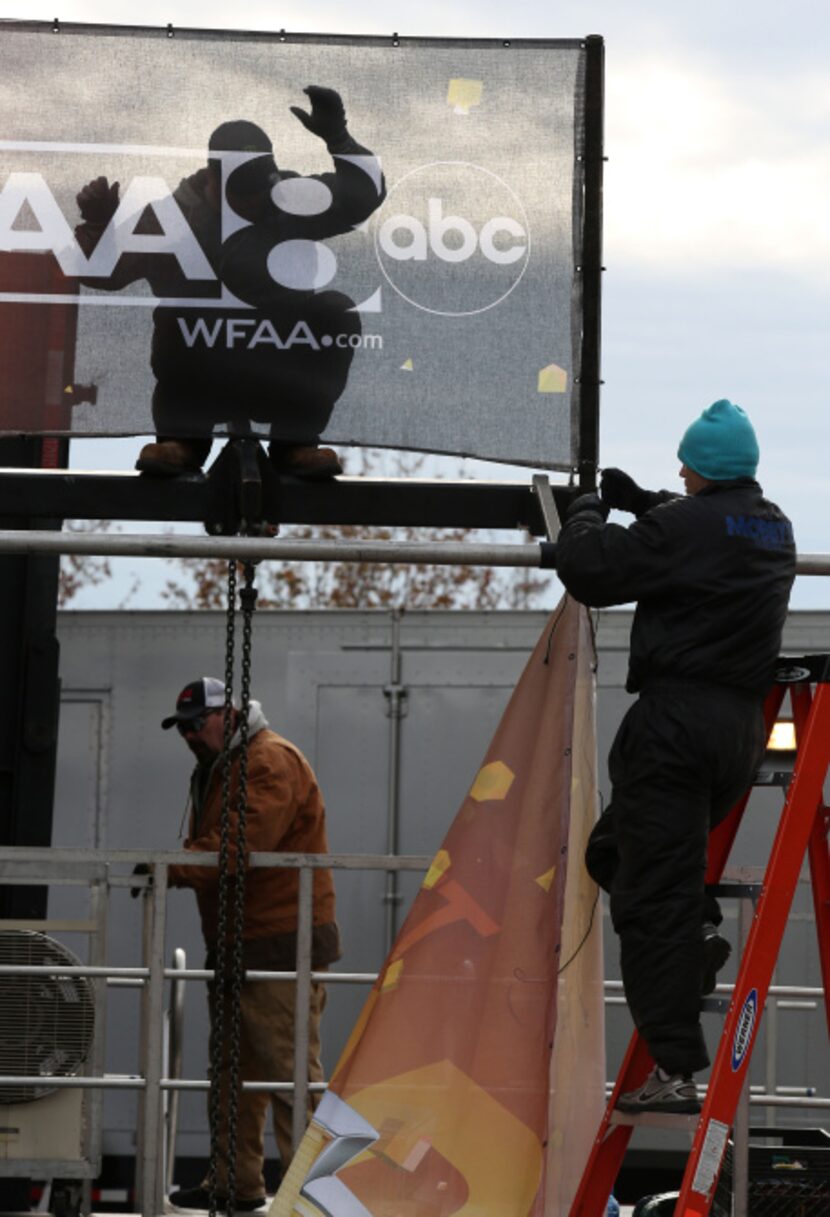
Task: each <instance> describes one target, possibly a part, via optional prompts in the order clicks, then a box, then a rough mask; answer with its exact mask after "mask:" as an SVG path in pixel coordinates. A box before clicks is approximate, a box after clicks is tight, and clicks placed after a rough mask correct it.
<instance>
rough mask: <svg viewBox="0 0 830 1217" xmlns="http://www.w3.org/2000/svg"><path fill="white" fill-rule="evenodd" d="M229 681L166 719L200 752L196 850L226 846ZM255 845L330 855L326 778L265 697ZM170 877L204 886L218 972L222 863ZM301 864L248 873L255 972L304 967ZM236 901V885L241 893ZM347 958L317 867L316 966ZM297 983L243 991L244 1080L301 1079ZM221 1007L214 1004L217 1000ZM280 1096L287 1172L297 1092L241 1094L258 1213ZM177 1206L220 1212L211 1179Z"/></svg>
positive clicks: (198, 684)
mask: <svg viewBox="0 0 830 1217" xmlns="http://www.w3.org/2000/svg"><path fill="white" fill-rule="evenodd" d="M224 704H225V686H224V684H223V683H222V681H221V680H217V679H216V678H215V677H211V676H203V677H202V678H201V679H200V680H194V681H192V682H191V683H190V684H188V685H186V686H185V688H184V689H183V690H182V692H181V693H180V694H179V697H178V700H177V701H176V710H175V713H174V714H171V715H170V716H169V717H168V718H165V719H164V721H163V722H162V727H164V728H165V730H166V729H168V728H170V727H173V726H175V727H176V728H177V729H178V731H179V733H180V734H181V735H182V737H183V738H184V741H185V743H186V744H187V746H188V748H189V749H190V751H191V752H192V753H193V754H194V756H195V757H196V761H197V765H196V768H195V769H194V771H193V775H192V777H191V782H190V823H189V828H188V835H187V839H186V841H185V843H184V845H185V849H189V850H194V851H204V852H214V853H218V851H219V833H220V814H221V806H222V768H223V766H222V752H223V746H224V714H223V709H224ZM233 715H234V721H233V731H234V734H233V738H232V740H231V754H232V766H231V799H230V805H231V809H232V810H231V820H230V869H231V873H233V871H234V869H235V864H236V858H235V842H236V814H235V808H236V803H237V789H238V783H239V743H240V734H239V715H240V712H239V711H238V710H234V711H233ZM248 734H249V749H248V782H247V832H246V840H247V847H248V849H249V850H251V851H275V852H277V851H278V852H283V853H323V854H324V853H328V841H327V838H326V823H325V807H324V805H323V799H322V796H321V794H320V790H319V787H318V785H317V779H316V778H315V776H314V773H313V771H312V769H311V766H310V765H309V763H308V761H307V760H306V759H305V757H304V756H303V754H302V753H301V752H300V750H299V749H298V748H296V747H295V746H294V745H293V744H291V743H289V741H288V740H286V739H283V738H282V736H280V735H277V734H276V733H275V732H274V731H271V730H269V728H268V723H267V721H266V719H265V717H264V715H263V713H262V708H261V706H260V704H259V702H256V701H252V702H251V703H250V706H249V714H248ZM169 883H170V884H171V885H172V886H174V887H192V888H193V889H194V891H195V893H196V899H197V901H198V905H199V912H200V914H201V918H202V931H203V933H204V936H205V943H206V945H207V961H206V965H205V966H206V967H208V968H212V967H213V966H214V961H215V956H216V940H217V933H218V926H217V913H218V898H219V872H218V870H217V869H216V867H212V866H205V867H201V866H198V867H197V866H171V867H170V871H169ZM298 892H299V871H298V870H296V869H278V868H271V867H257V868H254V869H251V870H248V871H246V874H245V900H244V917H243V927H242V938H243V944H242V960H243V965H244V967H245V968H251V969H256V970H261V971H275V972H277V971H292V970H293V969H294V968H295V966H296V952H297V911H298V910H297V903H298ZM229 906H230V907H232V906H233V890H232V887H231V890H230V893H229ZM339 958H340V939H339V932H338V928H337V923H336V921H335V914H334V884H333V881H332V876H331V871H330V870H327V869H322V868H320V869H315V871H314V885H313V931H312V959H311V963H312V967H313V968H314V969H315V970H318V971H319V970H320V969H324V968H326V967H327V966H328V965H329V964H331V963H334V961H335V960H337V959H339ZM294 1000H295V986H294V982H293V981H281V980H272V981H249V982H244V983H243V985H242V992H241V998H240V1025H241V1040H240V1074H241V1078H242V1080H243V1081H265V1082H267V1081H275V1082H276V1081H280V1082H285V1081H290V1080H291V1079H292V1078H293V1075H294ZM325 1001H326V993H325V987H324V986H323V985H322V984H320V983H319V982H317V981H314V982H312V986H311V1009H310V1025H309V1051H308V1076H309V1081H311V1082H319V1081H322V1080H323V1069H322V1065H321V1063H320V1019H321V1016H322V1013H323V1007H324V1006H325ZM208 1004H209V1006H210V1005H211V1004H212V1003H211V1002H209V1003H208ZM225 1009H226V1016H225V1021H224V1027H225V1032H224V1034H225V1042H224V1043H223V1046H222V1047H223V1071H225V1072H226V1071H227V1069H228V1067H229V1049H230V1045H229V1043H228V1042H227V1035H228V1026H229V1011H228V1010H227V1005H226V1007H225ZM269 1102H270V1105H271V1108H272V1111H273V1118H274V1129H275V1133H276V1138H277V1145H278V1147H279V1151H280V1158H281V1161H282V1168H283V1171H285V1169H286V1168H287V1166H288V1163H289V1161H290V1159H291V1155H292V1136H291V1132H292V1127H291V1126H292V1110H291V1099H290V1097H288V1096H286V1095H285V1094H283V1093H276V1092H275V1093H271V1094H268V1093H266V1092H256V1091H243V1092H242V1094H241V1095H240V1097H239V1105H238V1122H237V1161H236V1202H235V1207H236V1210H237V1211H239V1212H251V1211H254V1210H256V1209H258V1208H261V1207H262V1206H264V1204H265V1180H264V1177H263V1172H262V1165H263V1157H264V1145H263V1138H264V1133H265V1122H266V1117H267V1114H268V1107H269ZM221 1107H222V1112H221V1115H220V1120H222V1124H221V1126H220V1129H219V1161H218V1165H217V1191H218V1197H217V1200H218V1204H219V1207H220V1208H224V1207H225V1200H226V1192H227V1149H226V1146H227V1130H226V1128H225V1126H224V1120H223V1117H224V1110H225V1102H224V1101H223V1103H222V1104H221ZM170 1204H171V1206H172V1207H173V1208H174V1210H175V1211H178V1212H202V1211H204V1210H206V1209H208V1207H209V1193H208V1183H207V1180H205V1182H203V1183H202V1185H201V1186H200V1187H198V1188H189V1189H186V1190H184V1189H183V1190H181V1191H178V1192H174V1193H173V1194H172V1195H171V1196H170Z"/></svg>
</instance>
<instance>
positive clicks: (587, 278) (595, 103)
mask: <svg viewBox="0 0 830 1217" xmlns="http://www.w3.org/2000/svg"><path fill="white" fill-rule="evenodd" d="M604 75H605V44H604V42H603V40H602V38H600V37H599V35H597V34H591V35H590V36H589V37H588V38H586V39H585V95H584V101H585V110H584V128H583V130H584V143H583V148H582V169H583V173H582V185H583V197H582V250H581V256H580V265H578V266H577V267H576V268H575V270H576V274H577V276H581V287H582V350H581V354H580V365H579V485H580V488H581V489H582V490H593V489H594V487H595V486H596V484H597V465H598V463H599V396H600V385H601V383H602V382H601V380H600V335H601V312H602V169H603V107H604V87H605V86H604Z"/></svg>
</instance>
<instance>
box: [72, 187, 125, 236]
mask: <svg viewBox="0 0 830 1217" xmlns="http://www.w3.org/2000/svg"><path fill="white" fill-rule="evenodd" d="M75 198H76V201H77V204H78V209H79V210H80V213H81V219H83V220H84V221H85V222H86V223H87V224H95V225H96V226H97V225H100V226H101V228H106V226H107V224H109V222H110V220H111V219H112V217H113V216H114V215H115V212H116V210H117V208H118V182H113V183H112V185H110V184H109V182H108V181H107V179H106V178H105V177H97V178H96V179H95V181H94V182H87V184H86V186H84V188H83V190H82V191H80V193H79V194H77V195H76V196H75Z"/></svg>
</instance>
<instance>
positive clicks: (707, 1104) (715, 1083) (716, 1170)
mask: <svg viewBox="0 0 830 1217" xmlns="http://www.w3.org/2000/svg"><path fill="white" fill-rule="evenodd" d="M807 704H809V705H810V710H809V713H808V714H805V707H806V705H807ZM793 709H794V718H795V719H796V732H797V735H798V737H799V738H798V753H797V756H796V766H795V770H794V772H793V777H792V781H791V783H790V788H789V790H788V792H787V796H786V799H785V802H784V809H783V811H782V814H781V819H780V821H779V825H778V830H777V832H776V835H775V841H774V843H773V847H772V852H771V854H770V860H769V863H768V865H767V869H766V874H765V877H764V885H763V890H762V892H761V895H760V897H759V899H758V903H757V906H756V910H755V917H754V919H753V922H752V927H751V929H750V933H749V939H748V941H747V945H746V948H745V950H744V954H743V957H742V959H741V964H740V968H739V972H738V978H737V981H736V983H735V988H734V992H733V995H732V1000H731V1003H730V1006H729V1012H728V1014H727V1017H726V1022H725V1025H724V1029H723V1033H722V1035H721V1039H720V1043H719V1046H718V1051H717V1055H716V1057H715V1063H714V1066H713V1069H712V1075H711V1078H710V1081H709V1086H708V1089H707V1093H706V1098H705V1100H704V1103H703V1110H702V1112H701V1115H700V1120H699V1122H698V1126H697V1131H696V1133H695V1138H694V1142H693V1145H692V1151H691V1154H690V1155H689V1160H688V1162H687V1165H686V1172H685V1174H684V1177H683V1184H682V1187H681V1191H680V1196H679V1198H678V1201H677V1205H676V1206H675V1217H706V1214H708V1213H709V1208H710V1205H711V1200H712V1196H713V1194H714V1190H715V1186H716V1184H717V1179H718V1175H719V1174H720V1168H721V1165H722V1163H723V1155H724V1151H725V1149H726V1141H727V1138H728V1135H729V1129H730V1126H731V1124H732V1121H733V1118H734V1115H735V1109H736V1107H737V1103H738V1097H739V1095H740V1092H741V1087H742V1086H743V1083H744V1078H745V1076H746V1072H747V1070H748V1068H749V1062H750V1059H751V1056H752V1048H753V1046H754V1042H755V1038H756V1036H757V1032H758V1026H759V1023H760V1016H761V1013H762V1011H763V1008H764V1003H765V1001H766V997H767V991H768V989H769V986H770V983H771V981H772V974H773V971H774V969H775V965H776V962H777V959H778V953H779V950H780V948H781V941H782V939H783V937H784V930H785V929H786V924H787V918H788V916H789V912H790V906H791V904H792V900H793V896H794V894H795V888H796V884H797V882H798V879H799V875H800V871H801V866H802V863H803V861H804V855H805V854H806V852H807V846H808V843H809V840H810V837H811V833H812V832H813V828H814V823H815V820H816V816H817V815H818V814H820V807H821V804H822V797H823V786H824V780H825V777H826V774H827V768H828V763H830V684H820V685H819V686H818V687H817V690H816V693H815V696H814V697H812V698H811V695H810V690H809V686H808V685H803V686H796V687H795V688H794V689H793ZM805 720H806V721H805Z"/></svg>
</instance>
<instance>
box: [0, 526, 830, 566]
mask: <svg viewBox="0 0 830 1217" xmlns="http://www.w3.org/2000/svg"><path fill="white" fill-rule="evenodd" d="M0 553H27V554H42V553H49V554H82V555H84V554H86V555H95V556H100V557H110V558H118V557H142V558H203V559H204V558H226V559H231V558H237V559H238V560H239V561H240V562H263V561H274V562H357V563H363V562H389V563H405V564H407V565H410V566H420V565H430V566H432V565H435V566H513V567H538V566H539V565H540V564H541V550H540V548H539V546H538V545H497V544H475V543H472V544H465V543H459V542H450V541H424V542H420V541H354V542H352V541H292V540H280V539H279V538H267V537H265V538H263V537H194V536H181V535H165V536H159V535H155V534H147V533H128V534H115V535H110V534H107V533H79V532H47V531H45V530H44V531H35V530H33V531H29V530H9V531H3V532H0ZM827 573H828V574H830V562H828V571H827Z"/></svg>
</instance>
